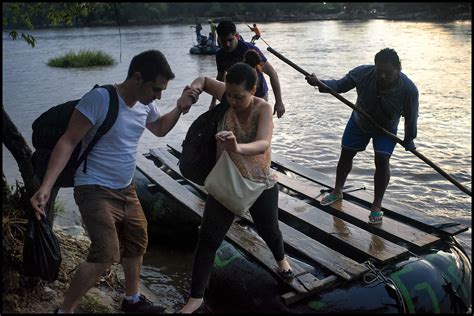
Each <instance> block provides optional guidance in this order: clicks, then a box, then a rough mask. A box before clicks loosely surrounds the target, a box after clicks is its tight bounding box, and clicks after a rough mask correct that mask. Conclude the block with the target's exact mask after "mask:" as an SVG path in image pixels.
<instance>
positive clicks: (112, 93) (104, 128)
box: [77, 85, 119, 173]
mask: <svg viewBox="0 0 474 316" xmlns="http://www.w3.org/2000/svg"><path fill="white" fill-rule="evenodd" d="M97 87H99V86H98V85H95V86H94V89H95V88H97ZM101 88H105V89H107V91H108V92H109V110H108V111H107V116H106V117H105V120H104V122H103V123H102V124H101V125H100V126H99V129H98V130H97V133H96V134H95V135H94V138H93V139H92V141H91V142H90V143H89V145H87V148H86V149H85V150H84V152H83V153H82V155H81V156H80V157H79V159H78V160H77V166H79V165H80V164H81V163H82V161H84V166H83V168H82V172H84V173H87V155H88V154H89V153H90V151H91V150H92V148H93V147H94V145H95V144H96V143H97V141H98V140H99V139H100V138H101V137H102V136H104V135H105V134H106V133H107V132H108V131H109V130H110V129H111V128H112V126H113V125H114V123H115V121H116V120H117V116H118V110H119V106H118V95H117V91H116V90H115V87H114V86H113V85H105V86H101Z"/></svg>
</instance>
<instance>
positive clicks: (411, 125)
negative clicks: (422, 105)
mask: <svg viewBox="0 0 474 316" xmlns="http://www.w3.org/2000/svg"><path fill="white" fill-rule="evenodd" d="M418 108H419V102H418V90H417V89H416V87H415V88H414V91H413V92H412V93H411V95H410V96H409V97H408V101H407V104H406V105H405V108H404V109H403V114H404V116H405V136H404V140H403V143H404V146H405V150H412V149H415V148H416V146H415V142H414V141H413V140H414V139H415V138H416V134H417V125H418V123H417V122H418Z"/></svg>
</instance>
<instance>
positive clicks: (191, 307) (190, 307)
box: [178, 297, 204, 314]
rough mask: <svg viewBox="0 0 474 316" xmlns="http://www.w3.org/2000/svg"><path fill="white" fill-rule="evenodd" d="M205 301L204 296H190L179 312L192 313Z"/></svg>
mask: <svg viewBox="0 0 474 316" xmlns="http://www.w3.org/2000/svg"><path fill="white" fill-rule="evenodd" d="M203 301H204V299H202V298H194V297H190V298H189V300H188V302H187V303H186V305H184V307H183V308H182V309H181V310H180V311H179V312H178V313H180V314H191V313H193V312H194V311H195V310H197V309H198V308H199V307H201V305H202V302H203Z"/></svg>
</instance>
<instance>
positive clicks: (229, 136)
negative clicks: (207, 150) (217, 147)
mask: <svg viewBox="0 0 474 316" xmlns="http://www.w3.org/2000/svg"><path fill="white" fill-rule="evenodd" d="M216 141H217V142H218V143H220V144H224V148H225V150H227V151H230V152H235V153H237V154H239V153H240V147H239V144H238V143H237V139H236V138H235V135H234V133H233V132H232V131H222V132H219V133H217V134H216Z"/></svg>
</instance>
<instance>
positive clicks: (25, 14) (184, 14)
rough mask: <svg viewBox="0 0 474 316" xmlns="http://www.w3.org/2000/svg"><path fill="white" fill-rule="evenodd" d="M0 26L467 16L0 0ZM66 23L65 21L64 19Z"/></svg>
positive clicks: (422, 9)
mask: <svg viewBox="0 0 474 316" xmlns="http://www.w3.org/2000/svg"><path fill="white" fill-rule="evenodd" d="M2 7H3V28H4V29H39V28H48V27H57V26H62V27H63V26H72V27H81V26H106V25H117V23H120V25H147V24H161V23H173V22H189V21H193V20H194V18H195V17H200V18H203V17H210V18H221V17H229V16H232V15H239V16H242V17H247V18H251V19H252V20H253V21H265V20H274V19H282V20H285V19H291V18H292V17H296V18H301V17H315V16H320V15H336V14H338V15H340V17H341V18H344V17H346V18H358V17H362V18H368V17H369V18H370V17H371V16H372V17H384V18H391V17H395V18H397V17H402V18H403V16H407V17H409V18H410V17H413V18H416V17H423V16H426V17H429V18H439V19H449V18H453V17H456V16H465V17H470V14H471V10H472V7H471V3H470V2H446V3H443V2H433V3H428V2H387V3H383V2H382V3H363V2H355V3H354V2H319V3H309V2H308V3H305V2H287V3H286V2H274V3H264V2H253V3H252V2H203V3H196V2H189V3H186V2H180V3H143V2H142V3H128V2H116V3H113V2H109V3H100V2H92V3H90V2H80V3H79V2H63V3H61V2H35V3H33V2H31V3H21V2H20V3H18V2H16V3H15V2H7V3H5V2H4V3H2ZM59 21H61V22H59ZM64 21H66V22H64Z"/></svg>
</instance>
